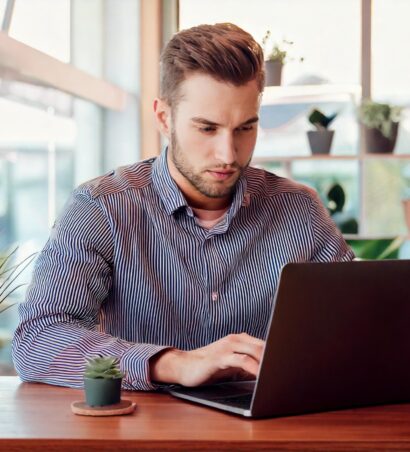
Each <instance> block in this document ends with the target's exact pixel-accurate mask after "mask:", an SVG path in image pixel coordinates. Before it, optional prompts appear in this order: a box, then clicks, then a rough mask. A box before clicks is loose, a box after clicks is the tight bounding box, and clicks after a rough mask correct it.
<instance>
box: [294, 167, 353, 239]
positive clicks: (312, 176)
mask: <svg viewBox="0 0 410 452" xmlns="http://www.w3.org/2000/svg"><path fill="white" fill-rule="evenodd" d="M358 171H359V166H358V163H357V162H356V161H354V160H352V161H317V160H315V161H309V160H304V161H295V162H293V163H292V178H293V179H295V180H297V181H299V182H301V183H303V184H305V185H309V186H310V187H312V188H314V189H315V190H316V191H317V192H318V193H319V196H320V198H321V200H322V202H323V204H324V205H325V206H326V207H327V208H328V210H329V212H330V214H331V216H332V218H333V220H334V222H335V223H336V225H337V226H338V227H339V229H340V230H341V231H342V232H343V233H344V234H357V233H358V228H359V209H360V206H359V199H360V197H359V184H358V182H357V181H358Z"/></svg>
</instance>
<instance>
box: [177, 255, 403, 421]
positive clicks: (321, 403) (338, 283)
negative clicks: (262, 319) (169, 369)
mask: <svg viewBox="0 0 410 452" xmlns="http://www.w3.org/2000/svg"><path fill="white" fill-rule="evenodd" d="M273 306H274V309H273V312H272V316H271V319H270V322H269V328H268V333H267V337H266V344H265V349H264V353H263V358H262V361H261V364H260V368H259V373H258V376H257V379H256V380H255V381H246V382H228V383H219V384H213V385H209V386H200V387H196V388H187V387H182V386H177V387H172V388H170V390H169V393H170V394H172V395H173V396H176V397H179V398H182V399H185V400H188V401H191V402H196V403H200V404H203V405H207V406H209V407H213V408H217V409H220V410H225V411H228V412H231V413H235V414H239V415H242V416H246V417H251V418H262V417H275V416H286V415H295V414H302V413H310V412H319V411H329V410H335V409H343V408H351V407H360V406H368V405H377V404H390V403H400V402H409V401H410V260H384V261H353V262H338V263H291V264H287V265H286V266H285V267H284V268H283V270H282V272H281V276H280V281H279V286H278V290H277V292H276V296H275V300H274V304H273Z"/></svg>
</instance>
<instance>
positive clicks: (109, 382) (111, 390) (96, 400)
mask: <svg viewBox="0 0 410 452" xmlns="http://www.w3.org/2000/svg"><path fill="white" fill-rule="evenodd" d="M121 382H122V378H84V390H85V402H86V404H87V405H88V406H105V405H114V404H115V403H119V402H120V401H121Z"/></svg>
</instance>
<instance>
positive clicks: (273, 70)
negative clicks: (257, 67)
mask: <svg viewBox="0 0 410 452" xmlns="http://www.w3.org/2000/svg"><path fill="white" fill-rule="evenodd" d="M282 67H283V64H282V63H281V62H280V61H265V86H280V84H281V83H282Z"/></svg>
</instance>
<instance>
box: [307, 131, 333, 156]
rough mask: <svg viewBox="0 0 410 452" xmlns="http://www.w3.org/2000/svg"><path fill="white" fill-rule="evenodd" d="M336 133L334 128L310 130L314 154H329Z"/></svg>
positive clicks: (311, 146)
mask: <svg viewBox="0 0 410 452" xmlns="http://www.w3.org/2000/svg"><path fill="white" fill-rule="evenodd" d="M334 133H335V131H334V130H309V131H308V133H307V136H308V139H309V145H310V149H311V151H312V154H313V155H316V154H329V153H330V148H331V146H332V140H333V135H334Z"/></svg>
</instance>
